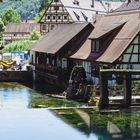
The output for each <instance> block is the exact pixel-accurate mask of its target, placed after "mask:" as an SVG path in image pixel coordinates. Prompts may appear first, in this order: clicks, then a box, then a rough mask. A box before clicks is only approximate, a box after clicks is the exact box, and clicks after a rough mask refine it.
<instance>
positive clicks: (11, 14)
mask: <svg viewBox="0 0 140 140" xmlns="http://www.w3.org/2000/svg"><path fill="white" fill-rule="evenodd" d="M2 21H3V22H4V25H6V24H8V23H19V22H21V16H20V15H19V14H18V13H17V12H16V11H15V10H14V9H12V8H7V9H6V10H5V11H4V13H3V14H2Z"/></svg>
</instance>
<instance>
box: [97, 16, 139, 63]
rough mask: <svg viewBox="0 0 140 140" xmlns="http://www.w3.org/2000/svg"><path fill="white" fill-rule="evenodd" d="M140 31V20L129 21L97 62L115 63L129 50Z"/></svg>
mask: <svg viewBox="0 0 140 140" xmlns="http://www.w3.org/2000/svg"><path fill="white" fill-rule="evenodd" d="M139 31H140V18H136V17H134V18H132V19H131V20H129V21H128V22H127V23H126V24H125V25H124V26H123V27H122V29H121V30H120V32H119V33H118V34H117V36H116V37H115V38H114V39H113V41H112V43H111V44H110V45H109V47H108V48H107V49H106V51H105V52H104V53H103V54H102V55H101V57H99V58H98V59H97V60H96V61H98V62H103V63H113V62H114V61H116V60H117V59H118V58H119V57H120V56H121V54H122V53H123V52H124V51H125V50H126V49H127V48H128V46H129V45H130V43H131V42H132V41H133V39H134V38H135V37H136V35H137V34H138V33H139Z"/></svg>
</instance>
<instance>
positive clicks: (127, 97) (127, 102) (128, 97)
mask: <svg viewBox="0 0 140 140" xmlns="http://www.w3.org/2000/svg"><path fill="white" fill-rule="evenodd" d="M124 86H125V93H124V94H125V95H124V100H125V105H126V107H129V106H130V105H131V98H132V97H131V96H132V91H131V74H130V73H126V74H125V85H124Z"/></svg>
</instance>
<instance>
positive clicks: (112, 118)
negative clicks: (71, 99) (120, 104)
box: [53, 109, 140, 140]
mask: <svg viewBox="0 0 140 140" xmlns="http://www.w3.org/2000/svg"><path fill="white" fill-rule="evenodd" d="M76 110H78V111H80V112H82V113H80V114H79V113H77V111H76ZM53 113H54V114H55V115H57V117H59V118H61V119H62V120H63V121H64V122H65V123H67V124H69V125H71V126H72V127H73V128H75V129H77V130H79V131H81V132H83V133H84V134H85V135H87V136H89V137H90V135H91V134H93V135H96V136H97V137H98V139H101V138H102V139H106V140H119V139H122V140H126V139H131V140H134V139H140V128H139V125H140V120H139V115H140V114H139V112H137V111H132V112H121V111H116V112H110V113H109V112H108V113H107V112H102V113H99V112H94V111H93V109H91V110H90V109H86V110H85V109H65V110H61V109H59V110H53ZM85 114H86V115H85ZM85 116H87V119H84V118H86V117H85ZM86 121H88V122H89V124H90V127H88V126H87V125H86V123H85V122H86ZM126 128H127V129H126Z"/></svg>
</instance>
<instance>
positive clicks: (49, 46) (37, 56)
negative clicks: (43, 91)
mask: <svg viewBox="0 0 140 140" xmlns="http://www.w3.org/2000/svg"><path fill="white" fill-rule="evenodd" d="M93 28H94V27H93V25H92V24H90V23H73V24H69V25H68V24H61V25H59V26H57V27H56V28H54V29H53V30H52V31H50V32H49V33H48V34H47V35H45V36H43V37H42V38H41V39H40V40H39V41H38V42H37V43H35V44H33V45H32V46H31V47H30V48H29V51H30V64H32V65H34V66H35V72H36V75H40V77H41V75H42V77H43V78H44V79H45V80H47V81H49V82H50V83H55V82H56V83H55V84H56V85H59V84H60V81H61V84H62V83H65V84H66V82H67V81H68V79H69V76H70V73H71V70H72V68H73V66H74V64H73V62H72V61H71V59H69V57H70V56H71V55H72V54H73V53H74V52H75V51H77V50H78V49H79V48H80V47H81V46H82V44H83V43H84V42H85V40H86V39H87V37H88V36H89V34H90V33H91V32H92V30H93ZM61 86H63V84H62V85H61ZM65 87H66V85H65Z"/></svg>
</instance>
